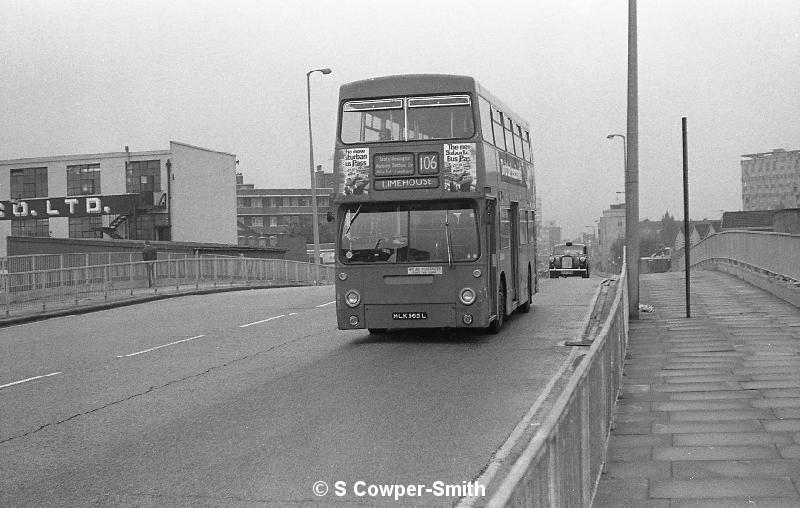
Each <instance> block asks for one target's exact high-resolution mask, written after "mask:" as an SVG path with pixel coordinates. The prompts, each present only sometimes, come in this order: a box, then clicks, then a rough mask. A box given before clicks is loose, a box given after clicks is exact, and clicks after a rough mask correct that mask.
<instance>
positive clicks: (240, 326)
mask: <svg viewBox="0 0 800 508" xmlns="http://www.w3.org/2000/svg"><path fill="white" fill-rule="evenodd" d="M282 317H286V314H281V315H280V316H273V317H271V318H267V319H262V320H261V321H254V322H252V323H247V324H246V325H239V328H247V327H248V326H253V325H259V324H261V323H266V322H267V321H272V320H273V319H279V318H282Z"/></svg>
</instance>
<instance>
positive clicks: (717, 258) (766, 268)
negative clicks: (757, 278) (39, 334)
mask: <svg viewBox="0 0 800 508" xmlns="http://www.w3.org/2000/svg"><path fill="white" fill-rule="evenodd" d="M689 263H690V266H696V265H703V264H708V263H724V264H729V265H735V266H738V267H741V268H744V269H747V270H749V271H752V272H758V273H761V274H763V275H768V276H773V277H779V278H783V279H791V280H794V281H800V235H789V234H785V233H767V232H760V231H723V232H721V233H716V234H713V235H709V236H708V237H706V238H705V239H703V240H702V241H700V242H699V243H698V244H696V245H693V246H692V247H691V248H690V249H689ZM684 269H685V262H684V251H683V250H682V249H681V251H680V252H676V253H675V254H674V255H673V256H672V271H680V270H684Z"/></svg>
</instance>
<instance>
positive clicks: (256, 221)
mask: <svg viewBox="0 0 800 508" xmlns="http://www.w3.org/2000/svg"><path fill="white" fill-rule="evenodd" d="M250 225H251V226H255V227H258V228H263V227H264V217H261V216H260V215H254V216H253V218H252V221H251V222H250Z"/></svg>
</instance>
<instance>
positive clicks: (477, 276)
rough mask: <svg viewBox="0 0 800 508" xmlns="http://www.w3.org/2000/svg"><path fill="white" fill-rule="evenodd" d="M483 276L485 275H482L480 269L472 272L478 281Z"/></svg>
mask: <svg viewBox="0 0 800 508" xmlns="http://www.w3.org/2000/svg"><path fill="white" fill-rule="evenodd" d="M481 275H483V273H481V271H480V270H478V269H475V270H472V276H473V277H475V278H476V279H477V278H480V276H481Z"/></svg>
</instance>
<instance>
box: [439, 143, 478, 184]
mask: <svg viewBox="0 0 800 508" xmlns="http://www.w3.org/2000/svg"><path fill="white" fill-rule="evenodd" d="M444 182H445V189H446V190H448V191H451V192H474V191H475V189H476V188H477V184H478V175H477V149H476V145H475V143H450V144H445V145H444Z"/></svg>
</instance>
